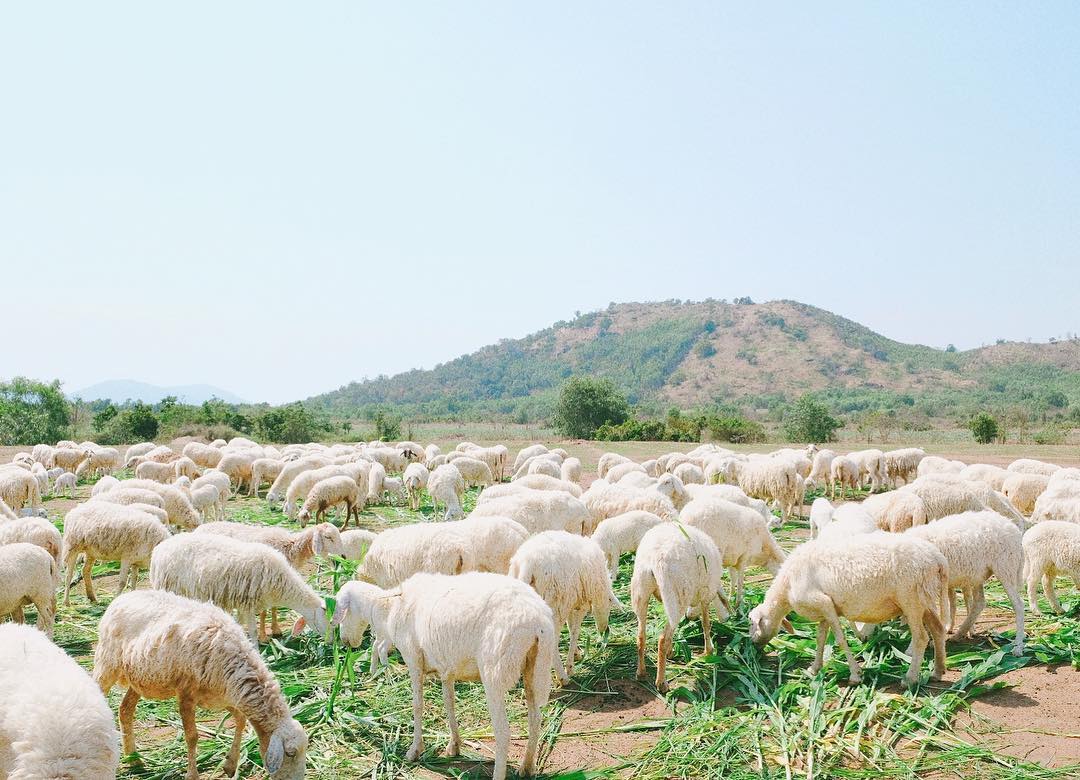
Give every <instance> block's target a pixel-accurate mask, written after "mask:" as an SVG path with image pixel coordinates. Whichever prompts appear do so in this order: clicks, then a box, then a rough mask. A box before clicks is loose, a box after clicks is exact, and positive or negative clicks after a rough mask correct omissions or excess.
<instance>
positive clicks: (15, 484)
mask: <svg viewBox="0 0 1080 780" xmlns="http://www.w3.org/2000/svg"><path fill="white" fill-rule="evenodd" d="M0 501H3V502H4V503H5V504H7V505H8V507H10V508H11V510H12V511H14V512H16V513H17V512H19V511H20V510H21V509H22V508H23V507H25V506H26V505H27V504H29V505H30V510H31V511H32V512H34V513H35V514H40V515H42V516H44V514H45V507H44V506H43V505H42V503H41V491H40V489H39V488H38V481H37V479H36V478H35V477H34V475H33V474H31V473H30V472H29V471H23V470H22V469H17V468H16V469H4V470H0Z"/></svg>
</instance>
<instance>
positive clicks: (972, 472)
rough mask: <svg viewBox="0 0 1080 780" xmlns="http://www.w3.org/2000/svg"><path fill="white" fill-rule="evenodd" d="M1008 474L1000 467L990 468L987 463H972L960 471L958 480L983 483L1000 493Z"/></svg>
mask: <svg viewBox="0 0 1080 780" xmlns="http://www.w3.org/2000/svg"><path fill="white" fill-rule="evenodd" d="M1009 475H1010V473H1009V472H1008V471H1006V470H1005V469H1003V468H1001V466H991V465H990V464H989V463H972V464H971V465H970V466H965V467H964V468H963V469H961V471H960V474H959V476H960V479H966V480H968V481H970V482H985V483H986V484H987V485H989V486H990V487H991V488H993V489H994V490H996V491H998V492H999V493H1000V492H1001V487H1002V485H1004V484H1005V478H1006V477H1008V476H1009Z"/></svg>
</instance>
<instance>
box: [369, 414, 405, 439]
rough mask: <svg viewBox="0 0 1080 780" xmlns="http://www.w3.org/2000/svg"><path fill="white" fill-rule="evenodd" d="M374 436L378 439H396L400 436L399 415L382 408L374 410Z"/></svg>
mask: <svg viewBox="0 0 1080 780" xmlns="http://www.w3.org/2000/svg"><path fill="white" fill-rule="evenodd" d="M374 422H375V438H376V439H378V440H379V441H398V440H399V439H400V438H401V415H400V414H393V413H392V412H387V411H385V410H383V409H380V410H379V411H377V412H375V420H374Z"/></svg>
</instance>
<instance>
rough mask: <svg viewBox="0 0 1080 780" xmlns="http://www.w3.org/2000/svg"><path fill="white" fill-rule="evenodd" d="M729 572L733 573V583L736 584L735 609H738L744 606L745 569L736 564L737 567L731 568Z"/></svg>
mask: <svg viewBox="0 0 1080 780" xmlns="http://www.w3.org/2000/svg"><path fill="white" fill-rule="evenodd" d="M728 573H729V574H731V575H732V576H731V579H732V583H731V584H732V585H733V586H734V590H735V610H736V611H738V609H739V607H741V606H742V600H743V586H744V577H743V569H742V567H741V566H735V567H733V568H731V569H729V570H728Z"/></svg>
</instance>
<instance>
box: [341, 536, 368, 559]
mask: <svg viewBox="0 0 1080 780" xmlns="http://www.w3.org/2000/svg"><path fill="white" fill-rule="evenodd" d="M375 536H376V534H374V533H372V532H371V531H365V530H363V529H359V528H354V529H353V530H351V531H342V532H341V551H342V552H341V554H342V555H343V556H344V557H345V558H348V559H349V560H351V561H359V560H363V558H364V555H366V554H367V551H368V550H370V549H371V545H372V543H373V542H374V541H375Z"/></svg>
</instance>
